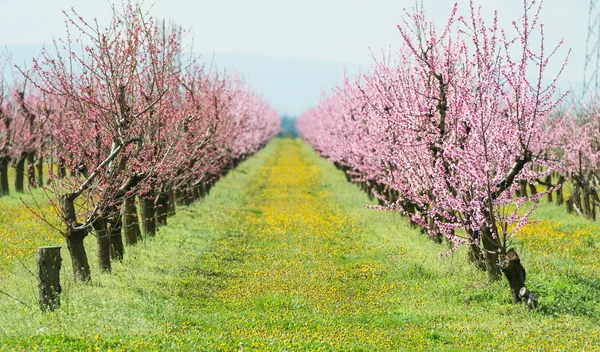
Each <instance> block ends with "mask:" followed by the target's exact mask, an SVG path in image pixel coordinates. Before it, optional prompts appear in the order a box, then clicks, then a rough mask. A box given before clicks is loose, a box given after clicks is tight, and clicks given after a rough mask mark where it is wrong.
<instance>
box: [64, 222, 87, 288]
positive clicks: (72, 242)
mask: <svg viewBox="0 0 600 352" xmlns="http://www.w3.org/2000/svg"><path fill="white" fill-rule="evenodd" d="M85 236H87V231H86V230H68V231H67V235H66V237H65V239H66V242H67V248H68V249H69V254H70V255H71V262H72V264H73V277H74V278H75V281H79V282H87V281H90V280H91V275H90V265H89V263H88V260H87V254H86V253H85V246H84V245H83V240H84V239H85Z"/></svg>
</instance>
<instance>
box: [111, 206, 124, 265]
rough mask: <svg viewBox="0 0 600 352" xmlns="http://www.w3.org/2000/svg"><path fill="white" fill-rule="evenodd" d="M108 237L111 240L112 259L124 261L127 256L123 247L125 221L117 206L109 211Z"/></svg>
mask: <svg viewBox="0 0 600 352" xmlns="http://www.w3.org/2000/svg"><path fill="white" fill-rule="evenodd" d="M106 228H107V230H108V237H109V239H110V257H111V259H113V260H123V257H124V256H125V247H124V246H123V236H122V229H123V219H122V218H121V212H120V211H119V209H118V207H117V206H116V205H113V206H112V207H111V209H110V210H109V214H108V223H107V226H106Z"/></svg>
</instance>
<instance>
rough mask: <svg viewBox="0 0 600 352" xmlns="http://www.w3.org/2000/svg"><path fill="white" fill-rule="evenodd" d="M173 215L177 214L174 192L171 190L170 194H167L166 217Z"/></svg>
mask: <svg viewBox="0 0 600 352" xmlns="http://www.w3.org/2000/svg"><path fill="white" fill-rule="evenodd" d="M175 213H177V207H176V206H175V191H174V190H171V192H169V206H168V216H173V215H175Z"/></svg>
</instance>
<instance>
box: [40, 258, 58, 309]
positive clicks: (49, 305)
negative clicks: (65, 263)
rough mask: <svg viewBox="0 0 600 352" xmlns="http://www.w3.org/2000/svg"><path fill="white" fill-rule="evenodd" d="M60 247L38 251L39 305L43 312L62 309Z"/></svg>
mask: <svg viewBox="0 0 600 352" xmlns="http://www.w3.org/2000/svg"><path fill="white" fill-rule="evenodd" d="M61 262H62V258H61V257H60V247H39V248H38V251H37V264H38V281H39V283H38V286H39V290H40V296H39V304H40V309H41V310H42V311H48V310H49V311H53V310H54V309H56V308H58V307H60V293H61V291H62V288H61V286H60V265H61Z"/></svg>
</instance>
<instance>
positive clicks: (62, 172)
mask: <svg viewBox="0 0 600 352" xmlns="http://www.w3.org/2000/svg"><path fill="white" fill-rule="evenodd" d="M65 164H66V161H65V159H63V158H62V157H58V171H57V172H56V176H57V177H58V178H65V177H66V176H67V166H66V165H65Z"/></svg>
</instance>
